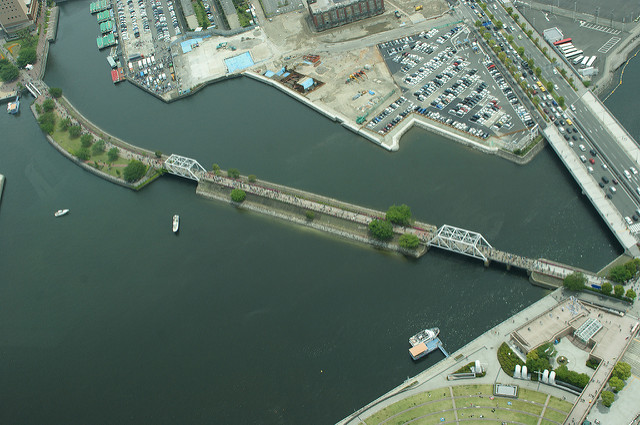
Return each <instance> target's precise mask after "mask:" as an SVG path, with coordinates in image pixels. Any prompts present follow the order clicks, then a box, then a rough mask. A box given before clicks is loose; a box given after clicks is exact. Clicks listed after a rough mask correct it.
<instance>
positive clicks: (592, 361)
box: [586, 359, 600, 370]
mask: <svg viewBox="0 0 640 425" xmlns="http://www.w3.org/2000/svg"><path fill="white" fill-rule="evenodd" d="M599 364H600V362H599V361H598V360H596V359H589V360H587V363H586V365H587V367H588V368H591V369H593V370H595V369H597V368H598V365H599Z"/></svg>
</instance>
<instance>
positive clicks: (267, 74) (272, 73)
mask: <svg viewBox="0 0 640 425" xmlns="http://www.w3.org/2000/svg"><path fill="white" fill-rule="evenodd" d="M274 75H276V73H275V72H273V71H267V72H265V73H264V76H265V77H267V78H271V77H273V76H274Z"/></svg>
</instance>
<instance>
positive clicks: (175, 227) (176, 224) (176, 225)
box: [172, 214, 180, 233]
mask: <svg viewBox="0 0 640 425" xmlns="http://www.w3.org/2000/svg"><path fill="white" fill-rule="evenodd" d="M179 228H180V216H179V215H177V214H176V215H174V216H173V226H172V229H173V233H178V229H179Z"/></svg>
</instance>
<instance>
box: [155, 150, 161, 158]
mask: <svg viewBox="0 0 640 425" xmlns="http://www.w3.org/2000/svg"><path fill="white" fill-rule="evenodd" d="M154 154H155V156H156V158H162V152H160V151H155V153H154Z"/></svg>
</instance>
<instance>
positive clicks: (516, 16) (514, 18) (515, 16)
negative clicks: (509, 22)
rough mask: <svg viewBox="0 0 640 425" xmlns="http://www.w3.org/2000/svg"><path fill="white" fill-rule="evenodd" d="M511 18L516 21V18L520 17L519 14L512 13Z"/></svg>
mask: <svg viewBox="0 0 640 425" xmlns="http://www.w3.org/2000/svg"><path fill="white" fill-rule="evenodd" d="M512 18H513V20H514V21H516V22H518V20H519V19H520V15H516V14H514V15H513V16H512Z"/></svg>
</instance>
